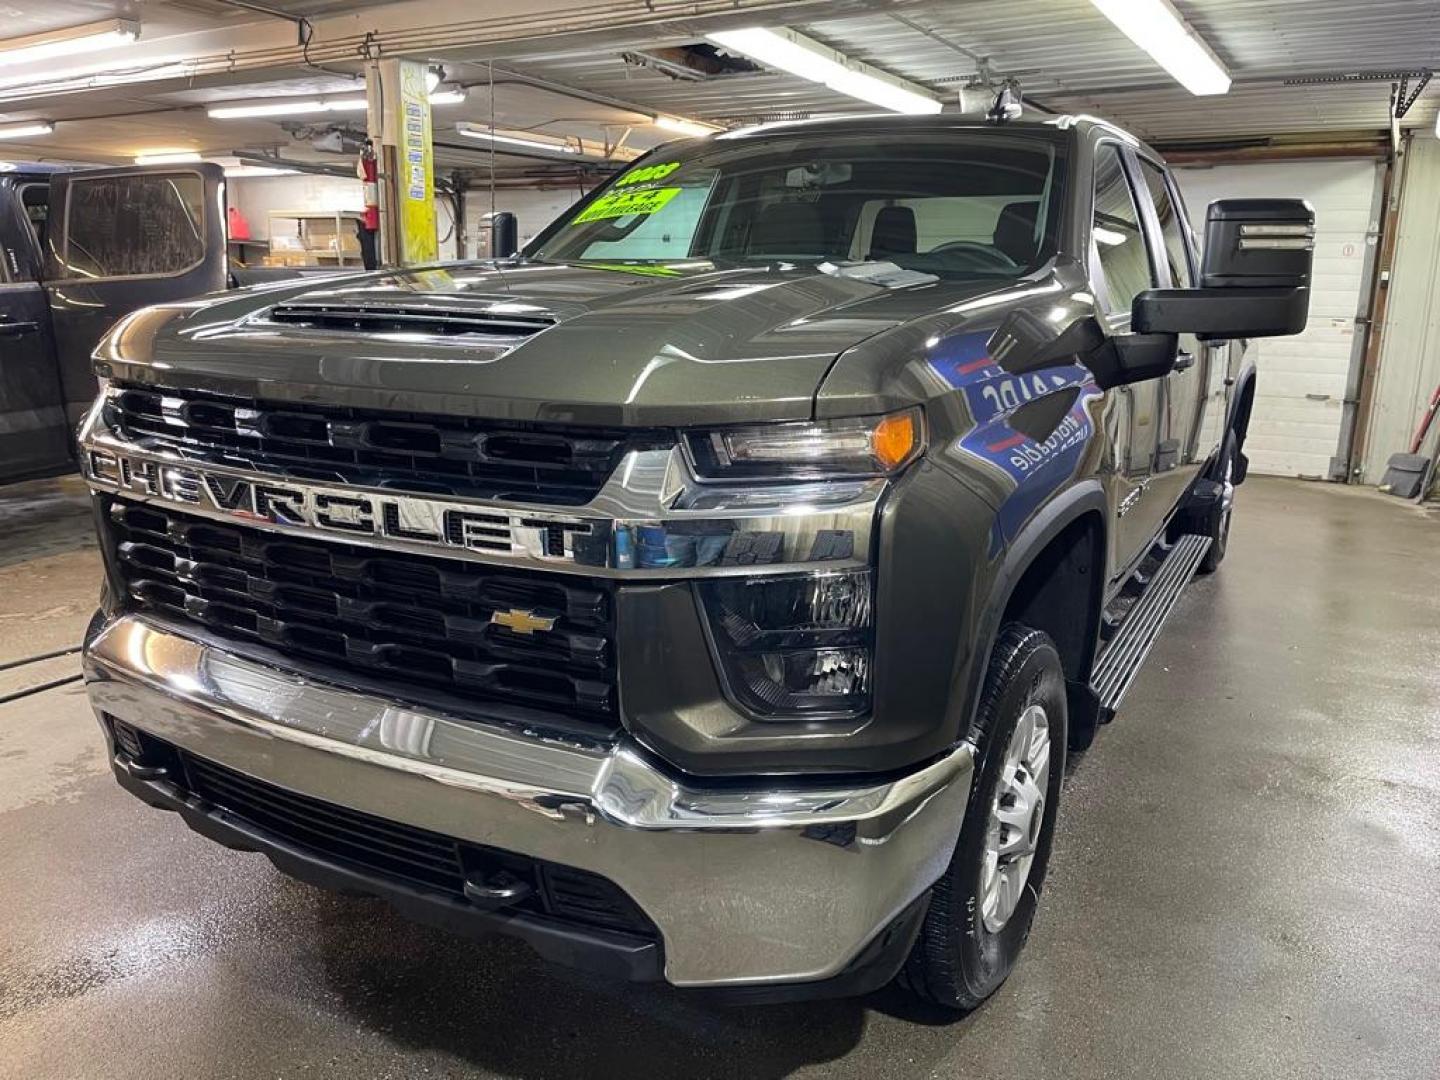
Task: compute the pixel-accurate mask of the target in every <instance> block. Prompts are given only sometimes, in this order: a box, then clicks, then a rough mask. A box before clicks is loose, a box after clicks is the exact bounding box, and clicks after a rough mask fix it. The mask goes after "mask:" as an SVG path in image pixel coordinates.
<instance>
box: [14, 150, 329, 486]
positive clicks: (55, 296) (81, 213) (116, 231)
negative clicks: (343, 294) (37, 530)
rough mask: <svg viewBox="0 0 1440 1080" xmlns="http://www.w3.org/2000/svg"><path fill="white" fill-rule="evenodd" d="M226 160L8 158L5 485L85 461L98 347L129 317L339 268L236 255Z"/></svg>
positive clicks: (68, 469) (66, 469) (69, 467)
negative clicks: (83, 163)
mask: <svg viewBox="0 0 1440 1080" xmlns="http://www.w3.org/2000/svg"><path fill="white" fill-rule="evenodd" d="M224 175H225V174H224V170H223V169H222V168H221V167H220V166H219V165H215V164H210V163H199V164H194V165H154V166H125V167H122V168H117V167H110V168H81V167H78V166H64V165H47V164H39V163H34V162H12V161H0V483H8V482H10V481H14V480H25V479H29V478H31V477H37V476H52V475H56V474H59V473H64V472H71V471H73V470H74V469H75V439H74V431H75V425H76V424H77V423H78V422H79V420H80V417H81V416H83V415H84V413H85V411H86V410H87V409H88V408H89V407H90V403H91V402H92V401H94V400H95V375H94V372H93V371H92V370H91V363H92V362H91V358H90V354H91V353H92V352H93V351H94V348H95V345H96V343H97V342H98V341H99V340H100V338H101V337H102V336H103V335H104V333H105V331H107V330H108V329H109V328H110V327H111V326H112V325H113V324H114V322H115V321H116V320H117V319H118V318H120V317H121V316H122V315H125V314H128V313H129V312H131V311H133V310H135V309H136V308H140V307H145V306H147V305H150V304H156V303H162V302H169V301H175V300H185V299H189V298H191V297H194V296H198V295H201V294H204V293H209V292H214V291H216V290H220V289H224V288H226V287H227V286H229V287H233V286H237V285H245V284H249V283H252V282H257V281H271V280H278V279H281V278H294V277H300V276H306V275H309V276H320V275H332V274H334V273H335V271H334V270H333V269H322V268H305V267H242V266H239V265H227V258H226V230H225V181H224Z"/></svg>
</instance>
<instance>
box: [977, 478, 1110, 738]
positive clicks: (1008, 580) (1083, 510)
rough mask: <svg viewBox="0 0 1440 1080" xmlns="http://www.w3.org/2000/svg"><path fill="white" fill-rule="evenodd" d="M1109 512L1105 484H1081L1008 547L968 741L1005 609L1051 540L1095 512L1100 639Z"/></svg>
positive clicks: (993, 596) (982, 619)
mask: <svg viewBox="0 0 1440 1080" xmlns="http://www.w3.org/2000/svg"><path fill="white" fill-rule="evenodd" d="M1109 508H1110V503H1109V500H1108V499H1107V498H1106V497H1105V489H1104V487H1102V486H1101V484H1100V481H1099V480H1097V479H1094V478H1091V479H1088V480H1082V481H1080V482H1079V483H1077V484H1073V485H1071V486H1070V487H1068V488H1065V489H1064V490H1063V491H1061V492H1060V493H1059V494H1057V495H1056V496H1055V497H1054V498H1052V499H1051V500H1050V501H1049V502H1047V503H1046V504H1045V505H1044V506H1042V507H1041V508H1040V509H1039V510H1037V511H1036V512H1035V513H1034V514H1033V515H1032V516H1031V517H1030V520H1029V521H1027V522H1026V523H1025V525H1024V526H1023V527H1022V528H1021V529H1020V531H1019V532H1018V533H1017V534H1016V535H1015V538H1014V539H1013V540H1011V541H1010V542H1009V543H1008V544H1007V545H1006V547H1005V554H1004V556H1003V557H1002V559H1001V561H1000V566H999V568H998V569H997V570H996V572H995V577H994V580H993V581H992V582H991V585H990V594H989V596H988V598H987V599H986V601H985V605H984V607H983V609H982V610H981V611H980V614H979V618H978V619H977V620H976V623H977V626H976V629H977V637H978V640H979V641H981V642H983V643H984V645H983V648H984V652H983V655H981V654H977V656H976V659H977V661H979V662H978V663H976V664H975V665H973V667H972V669H971V672H970V679H969V685H968V686H966V687H965V713H964V715H963V717H962V720H963V724H962V726H961V730H962V731H963V732H964V733H965V735H966V737H967V738H973V736H974V734H975V718H976V713H977V710H978V709H979V706H980V693H981V690H982V688H983V686H984V682H985V674H986V672H987V671H988V670H989V668H990V660H991V654H992V653H993V652H994V649H995V641H996V639H997V638H998V637H999V634H1000V620H1001V618H1002V617H1003V616H1004V614H1005V609H1006V607H1008V606H1009V604H1010V599H1011V597H1012V596H1013V595H1014V592H1015V587H1016V585H1018V584H1019V583H1020V579H1021V578H1022V577H1024V576H1025V572H1026V571H1027V570H1029V569H1030V566H1031V565H1032V564H1033V563H1034V562H1035V559H1036V558H1037V557H1038V556H1039V554H1040V552H1042V551H1043V550H1044V549H1045V548H1046V546H1047V545H1048V544H1049V543H1050V542H1051V541H1052V540H1054V539H1055V538H1056V537H1057V536H1059V535H1060V534H1061V533H1062V532H1063V531H1064V530H1065V529H1066V528H1067V527H1069V526H1070V525H1071V524H1073V523H1074V522H1075V521H1077V520H1079V519H1080V517H1082V516H1083V515H1085V514H1087V513H1091V512H1097V513H1098V514H1099V516H1100V522H1101V548H1102V552H1101V559H1102V566H1101V569H1100V572H1099V573H1097V574H1095V583H1094V586H1093V589H1094V592H1095V600H1096V601H1097V602H1096V603H1095V605H1094V606H1095V633H1096V637H1097V640H1098V635H1099V629H1100V627H1099V619H1100V610H1101V608H1102V607H1103V597H1104V590H1105V577H1106V568H1107V567H1108V565H1109V558H1108V556H1109V550H1110V529H1109ZM1094 659H1095V658H1094V653H1093V651H1092V652H1091V655H1090V657H1089V660H1088V662H1087V665H1086V666H1087V667H1088V666H1089V664H1092V663H1094ZM1087 674H1088V672H1087Z"/></svg>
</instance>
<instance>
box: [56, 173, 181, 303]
mask: <svg viewBox="0 0 1440 1080" xmlns="http://www.w3.org/2000/svg"><path fill="white" fill-rule="evenodd" d="M54 224H55V223H53V222H52V223H51V227H52V229H53V226H54ZM51 255H52V257H53V258H54V260H55V261H56V263H57V264H58V265H56V266H54V267H52V276H53V277H56V278H76V277H85V278H109V277H146V276H164V275H169V274H178V273H182V272H183V271H185V270H189V269H190V268H192V267H194V266H195V265H196V264H198V263H199V262H201V261H202V260H203V259H204V257H205V181H204V179H202V178H201V177H200V176H199V175H198V174H196V173H174V174H170V175H161V174H155V173H145V174H137V175H134V176H100V177H94V178H91V177H75V178H74V179H72V180H71V181H70V197H69V203H68V206H67V208H66V213H65V229H64V246H63V250H58V251H52V252H51Z"/></svg>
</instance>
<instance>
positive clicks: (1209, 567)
mask: <svg viewBox="0 0 1440 1080" xmlns="http://www.w3.org/2000/svg"><path fill="white" fill-rule="evenodd" d="M1236 450H1237V447H1236V440H1235V432H1233V431H1231V432H1229V433H1227V434H1226V436H1225V445H1224V447H1222V448H1221V450H1220V459H1219V460H1218V461H1217V462H1216V463H1215V473H1214V478H1215V479H1216V480H1218V481H1220V483H1221V484H1228V483H1233V476H1234V470H1235V460H1236ZM1233 516H1234V511H1233V508H1232V506H1226V505H1224V502H1223V500H1222V503H1221V505H1220V506H1218V507H1216V509H1215V513H1214V514H1212V515H1211V517H1210V525H1209V528H1208V529H1207V530H1206V531H1207V533H1208V535H1209V537H1210V546H1209V548H1207V549H1206V551H1205V557H1204V558H1202V559H1201V560H1200V565H1199V567H1197V568H1196V571H1195V572H1196V573H1197V574H1213V573H1214V572H1215V571H1216V570H1218V569H1219V568H1220V564H1221V563H1222V562H1224V561H1225V550H1226V548H1228V547H1229V546H1230V519H1231V518H1232V517H1233Z"/></svg>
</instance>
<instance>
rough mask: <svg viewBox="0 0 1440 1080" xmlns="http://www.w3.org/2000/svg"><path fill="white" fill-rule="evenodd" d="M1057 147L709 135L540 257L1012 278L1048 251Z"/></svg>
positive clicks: (1026, 141) (573, 215)
mask: <svg viewBox="0 0 1440 1080" xmlns="http://www.w3.org/2000/svg"><path fill="white" fill-rule="evenodd" d="M1061 153H1062V147H1061V145H1060V144H1059V143H1058V142H1055V141H1051V140H1050V139H1046V138H1043V137H1033V136H1026V135H1017V134H1005V135H998V134H996V135H989V134H986V133H984V132H974V131H956V132H954V133H950V134H944V135H938V134H936V133H933V132H925V133H923V135H922V136H921V137H920V138H916V137H915V134H914V133H910V134H907V133H906V132H905V131H903V130H901V131H899V132H896V133H894V134H887V135H880V134H877V133H867V134H865V135H854V134H849V135H843V136H836V135H830V136H824V135H820V134H815V133H807V134H806V135H804V136H794V135H792V136H787V137H779V136H771V137H768V138H766V139H764V140H763V141H762V140H759V139H755V140H746V141H743V142H738V143H737V142H730V143H727V142H726V141H725V140H724V139H723V138H722V139H713V140H709V141H707V142H705V143H702V144H699V145H698V146H697V147H695V148H693V149H691V148H688V147H687V148H683V149H682V150H680V151H679V152H674V153H672V154H670V155H666V154H664V153H663V152H662V153H661V154H659V155H651V157H650V158H648V159H646V160H645V161H644V162H643V163H642V164H640V165H637V166H635V167H632V168H631V169H629V170H628V171H626V172H625V173H622V174H621V175H620V176H619V177H617V178H616V179H615V180H614V181H613V182H612V183H610V184H609V185H608V186H606V187H605V188H603V189H601V190H600V191H598V192H597V193H596V194H595V195H594V196H593V197H592V198H591V199H590V200H589V201H587V202H582V203H580V204H578V205H577V207H575V208H572V209H571V210H570V211H568V212H567V215H566V216H565V217H563V218H561V219H560V221H558V222H556V223H555V224H552V225H551V226H550V228H548V229H546V230H545V232H543V233H542V234H541V235H540V236H539V237H538V238H537V239H536V242H535V243H534V244H533V245H532V246H531V248H530V249H529V250H528V251H527V253H526V254H527V255H528V256H529V257H530V258H532V259H535V260H538V261H541V262H596V263H606V264H611V265H615V264H631V265H637V266H638V265H653V264H661V263H665V262H682V261H686V260H695V259H703V260H707V261H710V262H713V263H715V264H717V265H755V264H773V263H796V264H815V263H821V262H830V263H844V262H891V263H895V264H897V265H899V266H901V267H902V268H905V269H907V270H915V271H920V272H923V273H927V274H934V275H936V276H938V277H942V278H951V279H954V278H960V279H964V278H1009V277H1018V276H1020V275H1021V274H1024V273H1027V272H1029V271H1030V270H1033V269H1035V268H1036V267H1037V266H1039V265H1041V264H1042V263H1044V262H1045V261H1047V260H1048V259H1049V258H1050V257H1051V256H1052V255H1054V253H1055V248H1056V241H1055V236H1056V233H1057V227H1058V220H1057V219H1058V217H1059V207H1060V205H1061V201H1060V200H1061V195H1062V192H1061V191H1060V186H1061V179H1062V177H1063V175H1064V173H1063V169H1062V168H1061V167H1060V156H1061Z"/></svg>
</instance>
